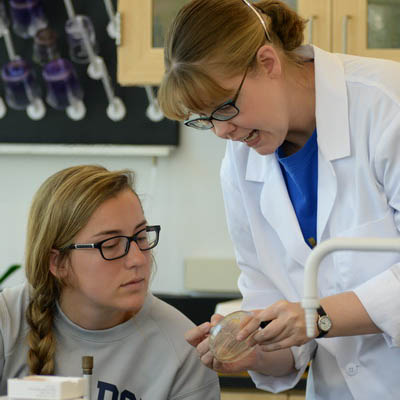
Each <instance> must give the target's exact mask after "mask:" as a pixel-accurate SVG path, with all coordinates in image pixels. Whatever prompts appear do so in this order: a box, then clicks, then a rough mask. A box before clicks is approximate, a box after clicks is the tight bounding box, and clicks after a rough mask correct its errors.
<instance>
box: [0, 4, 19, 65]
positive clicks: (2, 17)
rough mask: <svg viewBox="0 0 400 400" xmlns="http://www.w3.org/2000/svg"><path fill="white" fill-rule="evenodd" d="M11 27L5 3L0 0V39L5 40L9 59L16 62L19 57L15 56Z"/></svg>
mask: <svg viewBox="0 0 400 400" xmlns="http://www.w3.org/2000/svg"><path fill="white" fill-rule="evenodd" d="M9 26H10V20H9V18H8V16H7V12H6V8H5V5H4V1H3V0H0V37H2V38H3V39H4V42H5V45H6V49H7V54H8V58H9V59H10V60H15V59H16V58H17V55H16V54H15V49H14V44H13V42H12V39H11V34H10V30H9Z"/></svg>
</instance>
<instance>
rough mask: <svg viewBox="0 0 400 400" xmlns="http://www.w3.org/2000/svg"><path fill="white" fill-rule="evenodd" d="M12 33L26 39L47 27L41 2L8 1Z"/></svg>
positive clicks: (38, 0) (26, 0)
mask: <svg viewBox="0 0 400 400" xmlns="http://www.w3.org/2000/svg"><path fill="white" fill-rule="evenodd" d="M9 4H10V13H11V20H12V27H13V30H14V32H15V33H16V34H17V35H18V36H20V37H22V38H24V39H26V38H30V37H33V36H35V34H36V32H37V31H38V30H40V29H43V28H45V27H46V26H47V24H48V21H47V18H46V16H45V14H44V9H43V5H42V1H41V0H9Z"/></svg>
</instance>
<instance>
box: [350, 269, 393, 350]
mask: <svg viewBox="0 0 400 400" xmlns="http://www.w3.org/2000/svg"><path fill="white" fill-rule="evenodd" d="M354 293H355V294H356V295H357V296H358V298H359V299H360V301H361V303H362V304H363V306H364V307H365V309H366V310H367V312H368V314H369V316H370V318H371V319H372V321H373V322H374V323H375V325H376V326H377V327H378V328H380V329H381V330H382V331H383V333H384V337H385V340H386V341H387V342H388V344H389V346H393V347H395V346H396V347H400V312H399V310H400V264H395V265H394V266H392V267H391V268H390V269H388V270H387V271H385V272H383V273H381V274H379V275H377V276H376V277H375V278H373V279H370V280H368V281H367V282H365V283H363V284H362V285H360V286H358V287H357V288H355V289H354Z"/></svg>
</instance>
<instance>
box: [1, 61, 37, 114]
mask: <svg viewBox="0 0 400 400" xmlns="http://www.w3.org/2000/svg"><path fill="white" fill-rule="evenodd" d="M1 78H2V80H3V82H4V89H5V94H6V96H5V97H6V102H7V104H8V105H9V107H11V108H13V109H15V110H23V109H25V108H26V107H28V106H29V105H30V104H31V103H33V102H34V100H35V99H36V98H38V97H40V87H39V85H38V84H37V82H36V79H35V76H34V74H33V72H32V69H31V67H30V66H29V65H28V63H27V62H26V61H24V60H13V61H10V62H9V63H7V64H5V65H4V66H3V68H2V71H1Z"/></svg>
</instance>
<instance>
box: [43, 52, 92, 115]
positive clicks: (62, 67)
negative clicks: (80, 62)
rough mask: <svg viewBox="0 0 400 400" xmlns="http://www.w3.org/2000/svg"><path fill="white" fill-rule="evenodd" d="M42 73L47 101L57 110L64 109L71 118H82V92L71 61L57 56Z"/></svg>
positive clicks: (83, 107)
mask: <svg viewBox="0 0 400 400" xmlns="http://www.w3.org/2000/svg"><path fill="white" fill-rule="evenodd" d="M42 74H43V78H44V80H45V82H46V88H47V95H46V101H47V103H48V104H49V105H50V106H51V107H53V108H55V109H57V110H66V113H67V115H68V117H69V118H71V119H73V120H80V119H82V118H83V117H84V116H85V114H86V107H85V105H84V103H83V94H84V93H83V90H82V87H81V85H80V83H79V80H78V75H77V73H76V71H75V69H74V66H73V65H72V63H71V62H70V61H68V60H66V59H64V58H58V59H56V60H53V61H51V62H49V63H47V64H46V65H45V66H44V67H43V71H42Z"/></svg>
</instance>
